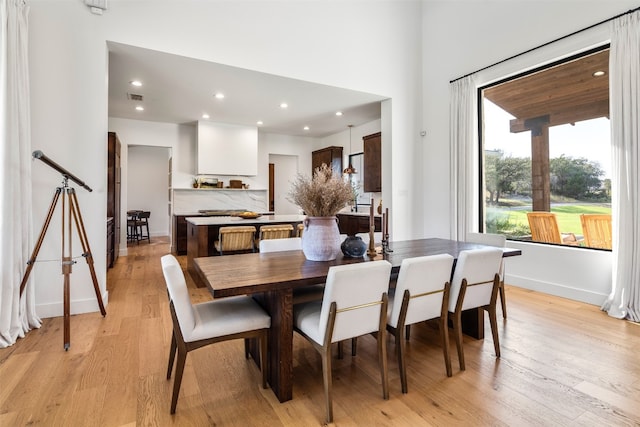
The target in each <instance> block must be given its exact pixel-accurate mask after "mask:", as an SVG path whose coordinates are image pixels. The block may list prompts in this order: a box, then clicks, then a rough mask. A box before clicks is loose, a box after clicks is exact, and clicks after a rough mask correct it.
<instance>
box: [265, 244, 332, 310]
mask: <svg viewBox="0 0 640 427" xmlns="http://www.w3.org/2000/svg"><path fill="white" fill-rule="evenodd" d="M296 250H302V238H301V237H289V238H287V239H268V240H261V241H260V253H269V252H283V251H296ZM323 294H324V283H318V284H316V285H306V286H301V287H298V288H294V289H293V304H294V305H295V304H301V303H305V302H309V301H322V295H323Z"/></svg>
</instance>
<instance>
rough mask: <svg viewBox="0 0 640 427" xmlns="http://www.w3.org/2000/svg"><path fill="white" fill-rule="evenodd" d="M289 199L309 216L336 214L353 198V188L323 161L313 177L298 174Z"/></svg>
mask: <svg viewBox="0 0 640 427" xmlns="http://www.w3.org/2000/svg"><path fill="white" fill-rule="evenodd" d="M288 200H289V201H290V202H292V203H295V204H296V205H298V206H300V208H302V210H303V211H304V213H305V214H306V215H307V216H334V215H335V214H337V213H338V212H340V210H341V209H342V208H344V207H345V206H346V205H347V203H349V202H350V201H351V200H353V188H352V187H351V184H350V183H348V182H346V181H344V180H343V179H342V177H341V176H340V175H338V174H334V173H333V171H332V170H331V168H330V167H329V166H327V165H326V164H325V163H323V164H322V166H320V167H319V168H316V170H315V171H314V173H313V178H312V179H310V178H309V177H308V176H303V175H300V174H298V175H297V177H296V179H295V181H294V182H293V183H292V185H291V190H290V191H289V197H288Z"/></svg>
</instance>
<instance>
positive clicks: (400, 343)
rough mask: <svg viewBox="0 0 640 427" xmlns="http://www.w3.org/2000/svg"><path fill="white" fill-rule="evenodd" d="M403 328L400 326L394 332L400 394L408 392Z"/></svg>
mask: <svg viewBox="0 0 640 427" xmlns="http://www.w3.org/2000/svg"><path fill="white" fill-rule="evenodd" d="M403 331H404V328H403V327H402V326H400V327H398V328H396V329H395V330H394V335H395V339H396V356H397V358H398V371H399V372H400V385H401V386H402V392H403V393H407V392H408V386H407V365H406V363H405V353H406V342H405V339H404V337H403V335H404V333H403Z"/></svg>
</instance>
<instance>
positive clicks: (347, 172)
mask: <svg viewBox="0 0 640 427" xmlns="http://www.w3.org/2000/svg"><path fill="white" fill-rule="evenodd" d="M348 126H349V154H351V128H352V127H353V125H348ZM342 173H343V174H345V175H355V174H357V173H358V171H357V170H356V168H354V167H353V165H352V164H351V161H349V166H347V167H346V169H345V170H343V171H342Z"/></svg>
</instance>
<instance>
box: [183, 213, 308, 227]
mask: <svg viewBox="0 0 640 427" xmlns="http://www.w3.org/2000/svg"><path fill="white" fill-rule="evenodd" d="M305 218H306V217H305V216H304V215H262V216H260V217H258V218H254V219H244V218H240V217H238V216H196V217H190V218H187V219H186V220H187V223H189V224H193V225H196V226H200V225H255V226H256V227H259V226H260V225H264V224H278V223H294V222H296V223H297V222H302V221H304V219H305Z"/></svg>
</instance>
